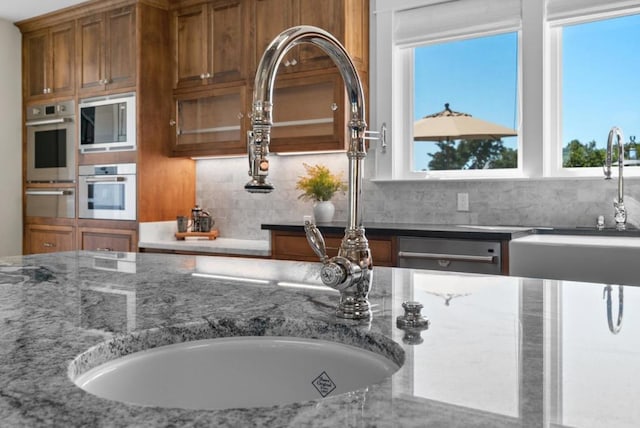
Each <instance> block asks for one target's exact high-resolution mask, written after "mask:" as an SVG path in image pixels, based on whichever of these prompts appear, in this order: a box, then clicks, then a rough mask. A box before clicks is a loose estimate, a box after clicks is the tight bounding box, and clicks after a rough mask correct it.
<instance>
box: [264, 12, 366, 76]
mask: <svg viewBox="0 0 640 428" xmlns="http://www.w3.org/2000/svg"><path fill="white" fill-rule="evenodd" d="M365 3H366V2H363V1H362V0H323V1H322V2H321V3H319V2H318V1H317V0H255V1H254V2H253V8H254V10H253V14H252V16H253V17H254V18H253V19H254V20H255V22H254V27H255V42H254V46H255V52H254V58H253V64H252V65H253V69H254V70H255V69H256V68H257V66H258V64H259V62H260V59H261V58H262V54H263V53H264V51H265V50H266V48H267V46H268V45H269V43H270V42H271V41H272V40H273V39H274V38H275V37H276V36H277V35H278V34H279V33H280V32H282V31H283V30H285V29H287V28H289V27H293V26H297V25H312V26H315V27H319V28H322V29H324V30H326V31H328V32H329V33H331V34H332V35H334V36H335V37H336V38H337V39H338V40H339V41H340V42H341V43H342V44H343V45H344V46H345V48H346V49H347V51H348V52H349V55H350V56H351V57H352V59H353V60H354V62H355V64H356V67H358V68H363V67H364V65H365V63H366V61H368V60H367V58H366V52H367V48H366V45H367V44H368V33H367V32H368V9H367V6H366V4H365ZM333 66H334V64H333V61H331V60H330V59H329V58H328V57H327V55H326V54H325V53H324V52H323V51H322V50H321V49H319V48H317V47H315V46H312V45H310V44H307V43H304V44H300V45H298V46H296V47H294V48H293V49H291V51H289V52H288V53H287V55H286V57H285V58H284V59H283V61H282V63H281V65H280V67H281V72H299V71H307V70H315V69H323V68H330V67H333Z"/></svg>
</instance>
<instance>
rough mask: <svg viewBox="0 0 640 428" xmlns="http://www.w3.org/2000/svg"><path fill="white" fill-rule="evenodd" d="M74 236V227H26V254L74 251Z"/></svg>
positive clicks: (33, 225) (31, 225)
mask: <svg viewBox="0 0 640 428" xmlns="http://www.w3.org/2000/svg"><path fill="white" fill-rule="evenodd" d="M74 236H75V235H74V228H73V227H72V226H57V225H37V224H29V225H27V226H26V227H25V245H24V247H25V254H40V253H54V252H58V251H71V250H74V249H75V245H74V244H75V240H74Z"/></svg>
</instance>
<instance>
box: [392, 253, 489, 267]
mask: <svg viewBox="0 0 640 428" xmlns="http://www.w3.org/2000/svg"><path fill="white" fill-rule="evenodd" d="M398 257H400V258H406V259H420V260H438V261H440V260H442V261H448V262H472V263H489V264H491V263H495V262H496V256H472V255H468V254H444V253H416V252H413V251H399V252H398Z"/></svg>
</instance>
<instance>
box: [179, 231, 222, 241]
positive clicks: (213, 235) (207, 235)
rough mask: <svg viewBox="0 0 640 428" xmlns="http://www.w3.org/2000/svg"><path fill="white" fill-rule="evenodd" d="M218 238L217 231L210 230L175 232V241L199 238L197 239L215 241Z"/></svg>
mask: <svg viewBox="0 0 640 428" xmlns="http://www.w3.org/2000/svg"><path fill="white" fill-rule="evenodd" d="M217 237H218V229H212V230H211V231H209V232H176V239H177V240H179V241H180V240H184V239H186V238H199V239H209V240H212V239H216V238H217Z"/></svg>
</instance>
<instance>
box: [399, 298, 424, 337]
mask: <svg viewBox="0 0 640 428" xmlns="http://www.w3.org/2000/svg"><path fill="white" fill-rule="evenodd" d="M402 307H403V308H404V315H401V316H399V317H398V318H397V319H396V325H397V326H398V328H417V329H421V330H423V329H426V328H428V327H429V320H428V319H426V318H424V317H423V316H422V315H421V314H420V312H421V311H422V308H423V306H422V303H420V302H416V301H407V302H404V303H402Z"/></svg>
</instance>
